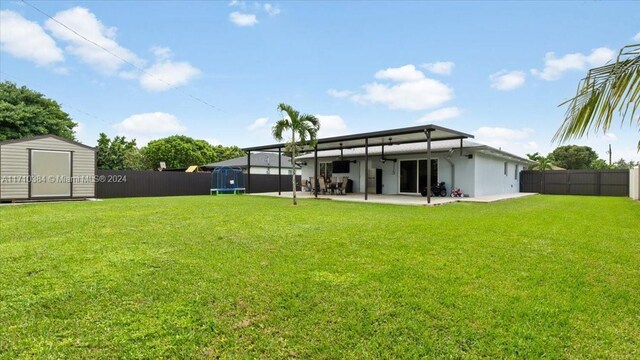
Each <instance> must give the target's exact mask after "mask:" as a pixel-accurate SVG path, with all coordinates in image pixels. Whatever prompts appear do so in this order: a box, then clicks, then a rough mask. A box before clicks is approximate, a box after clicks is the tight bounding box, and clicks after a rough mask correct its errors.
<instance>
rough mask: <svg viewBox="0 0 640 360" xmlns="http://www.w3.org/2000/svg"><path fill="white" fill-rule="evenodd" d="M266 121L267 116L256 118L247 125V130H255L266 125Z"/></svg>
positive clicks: (267, 119)
mask: <svg viewBox="0 0 640 360" xmlns="http://www.w3.org/2000/svg"><path fill="white" fill-rule="evenodd" d="M268 122H269V118H267V117H261V118H257V119H256V120H255V121H254V122H253V123H251V125H249V126H247V130H249V131H256V130H258V129H262V128H264V127H266V126H267V123H268Z"/></svg>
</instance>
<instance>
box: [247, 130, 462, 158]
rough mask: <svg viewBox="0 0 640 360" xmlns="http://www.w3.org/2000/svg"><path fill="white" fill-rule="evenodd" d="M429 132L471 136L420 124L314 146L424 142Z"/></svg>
mask: <svg viewBox="0 0 640 360" xmlns="http://www.w3.org/2000/svg"><path fill="white" fill-rule="evenodd" d="M427 132H430V133H431V141H442V140H453V139H467V138H473V135H471V134H466V133H463V132H460V131H456V130H451V129H447V128H444V127H441V126H437V125H420V126H412V127H407V128H400V129H391V130H384V131H375V132H367V133H360V134H352V135H344V136H335V137H330V138H324V139H318V144H317V146H316V148H317V149H318V151H324V150H336V149H351V148H361V147H364V146H365V143H367V144H368V146H380V145H383V144H385V145H389V144H390V143H392V144H394V145H398V144H408V143H417V142H426V141H427V137H426V133H427ZM285 147H286V144H283V143H281V144H271V145H264V146H254V147H248V148H244V149H243V150H244V151H278V149H284V148H285ZM312 150H314V149H313V148H312V147H311V146H309V145H305V146H304V147H303V149H302V151H303V152H308V151H312Z"/></svg>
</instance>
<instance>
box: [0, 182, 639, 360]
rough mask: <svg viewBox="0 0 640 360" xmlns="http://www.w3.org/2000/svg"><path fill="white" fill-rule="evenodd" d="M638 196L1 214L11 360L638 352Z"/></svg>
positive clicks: (173, 205) (63, 208)
mask: <svg viewBox="0 0 640 360" xmlns="http://www.w3.org/2000/svg"><path fill="white" fill-rule="evenodd" d="M639 233H640V203H639V202H633V201H631V200H629V199H626V198H607V197H579V196H573V197H569V196H541V195H540V196H533V197H528V198H523V199H518V200H510V201H504V202H499V203H494V204H471V203H456V204H450V205H444V206H438V207H413V206H391V205H375V204H362V203H346V202H332V201H318V200H311V199H310V200H301V201H300V205H299V206H298V207H293V206H291V205H290V200H289V199H277V198H267V197H254V196H217V197H207V196H200V197H173V198H147V199H114V200H106V201H101V202H81V203H80V202H76V203H56V204H38V205H26V206H2V207H0V358H7V359H13V358H166V357H178V358H216V357H223V358H229V357H233V358H235V357H246V358H283V357H295V358H310V357H313V358H391V357H402V358H407V357H408V358H416V357H429V358H432V357H455V358H459V357H463V358H467V357H469V358H474V357H491V358H498V357H499V358H504V357H508V358H539V357H543V356H544V357H548V358H581V357H589V358H591V357H597V358H638V357H640V350H639V349H640V235H639Z"/></svg>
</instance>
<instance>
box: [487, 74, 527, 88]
mask: <svg viewBox="0 0 640 360" xmlns="http://www.w3.org/2000/svg"><path fill="white" fill-rule="evenodd" d="M526 76H527V75H526V74H525V73H524V72H523V71H507V70H502V71H498V72H497V73H494V74H491V75H489V80H490V81H491V87H492V88H494V89H497V90H502V91H511V90H514V89H517V88H519V87H521V86H522V85H524V81H525V79H526Z"/></svg>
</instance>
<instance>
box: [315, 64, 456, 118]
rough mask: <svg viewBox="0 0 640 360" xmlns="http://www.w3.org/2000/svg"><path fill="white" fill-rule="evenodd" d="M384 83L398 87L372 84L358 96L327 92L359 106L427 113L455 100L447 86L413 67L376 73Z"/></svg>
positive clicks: (349, 93) (344, 92)
mask: <svg viewBox="0 0 640 360" xmlns="http://www.w3.org/2000/svg"><path fill="white" fill-rule="evenodd" d="M375 77H376V78H377V79H381V80H390V81H392V82H395V84H385V83H379V82H373V83H369V84H365V85H363V86H362V89H363V91H362V92H359V93H356V92H351V91H347V90H341V91H338V90H335V89H329V90H327V93H328V94H329V95H331V96H333V97H337V98H349V99H350V100H352V101H354V102H357V103H360V104H381V105H385V106H387V107H388V108H390V109H401V110H425V109H431V108H435V107H438V106H440V105H442V104H444V103H445V102H447V101H449V100H451V99H453V89H452V88H450V87H449V86H448V85H446V84H444V83H442V82H440V81H438V80H434V79H429V78H427V77H425V76H424V73H422V71H420V70H417V69H416V67H415V66H414V65H412V64H409V65H404V66H401V67H398V68H388V69H384V70H380V71H378V72H376V73H375Z"/></svg>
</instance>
